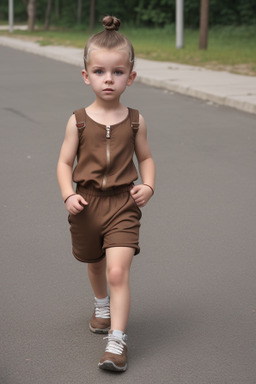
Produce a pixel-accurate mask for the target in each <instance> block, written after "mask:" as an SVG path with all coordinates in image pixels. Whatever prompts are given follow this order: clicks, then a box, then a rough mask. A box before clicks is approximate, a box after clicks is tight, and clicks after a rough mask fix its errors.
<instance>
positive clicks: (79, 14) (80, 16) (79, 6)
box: [77, 0, 82, 24]
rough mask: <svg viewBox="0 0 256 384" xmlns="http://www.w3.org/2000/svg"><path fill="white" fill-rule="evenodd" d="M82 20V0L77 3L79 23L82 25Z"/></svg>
mask: <svg viewBox="0 0 256 384" xmlns="http://www.w3.org/2000/svg"><path fill="white" fill-rule="evenodd" d="M81 19H82V0H78V1H77V23H78V24H81Z"/></svg>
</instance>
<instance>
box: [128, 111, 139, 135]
mask: <svg viewBox="0 0 256 384" xmlns="http://www.w3.org/2000/svg"><path fill="white" fill-rule="evenodd" d="M129 111H130V120H131V128H132V129H133V132H134V134H135V135H136V133H137V132H138V129H139V126H140V121H139V117H140V115H139V111H138V110H137V109H132V108H129Z"/></svg>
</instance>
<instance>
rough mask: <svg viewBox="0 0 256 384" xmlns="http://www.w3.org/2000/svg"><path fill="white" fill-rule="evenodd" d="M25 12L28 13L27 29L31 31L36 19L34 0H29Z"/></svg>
mask: <svg viewBox="0 0 256 384" xmlns="http://www.w3.org/2000/svg"><path fill="white" fill-rule="evenodd" d="M27 13H28V30H29V32H32V31H33V30H34V27H35V20H36V0H29V2H28V5H27Z"/></svg>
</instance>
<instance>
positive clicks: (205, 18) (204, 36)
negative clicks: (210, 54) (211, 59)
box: [199, 0, 209, 49]
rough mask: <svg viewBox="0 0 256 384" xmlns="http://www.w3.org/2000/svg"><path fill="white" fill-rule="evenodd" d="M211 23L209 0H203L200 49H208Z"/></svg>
mask: <svg viewBox="0 0 256 384" xmlns="http://www.w3.org/2000/svg"><path fill="white" fill-rule="evenodd" d="M208 23H209V0H201V14H200V35H199V49H207V45H208Z"/></svg>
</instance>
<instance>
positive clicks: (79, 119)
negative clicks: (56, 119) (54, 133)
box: [73, 108, 86, 130]
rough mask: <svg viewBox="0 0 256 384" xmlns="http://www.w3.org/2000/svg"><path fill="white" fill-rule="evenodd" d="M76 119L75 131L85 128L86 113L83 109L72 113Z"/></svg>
mask: <svg viewBox="0 0 256 384" xmlns="http://www.w3.org/2000/svg"><path fill="white" fill-rule="evenodd" d="M73 113H74V115H75V117H76V126H77V129H79V130H80V129H81V130H82V129H84V128H85V125H86V124H85V120H86V113H85V109H84V108H80V109H77V110H76V111H75V112H73Z"/></svg>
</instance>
